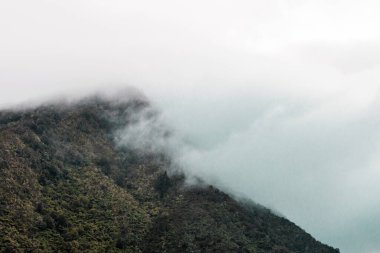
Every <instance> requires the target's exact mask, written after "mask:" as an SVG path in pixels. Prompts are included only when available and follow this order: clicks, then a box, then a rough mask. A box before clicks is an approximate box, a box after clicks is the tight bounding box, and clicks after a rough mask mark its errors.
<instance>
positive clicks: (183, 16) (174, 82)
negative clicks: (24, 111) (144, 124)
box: [0, 0, 380, 253]
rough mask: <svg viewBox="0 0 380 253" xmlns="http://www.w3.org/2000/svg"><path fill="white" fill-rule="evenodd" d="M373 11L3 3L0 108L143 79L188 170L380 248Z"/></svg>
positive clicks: (366, 7) (244, 4) (363, 246)
mask: <svg viewBox="0 0 380 253" xmlns="http://www.w3.org/2000/svg"><path fill="white" fill-rule="evenodd" d="M379 8H380V4H379V3H378V1H360V2H359V1H353V0H346V1H340V0H329V1H327V0H326V1H311V0H308V1H305V0H302V1H301V0H293V1H291V0H287V1H280V0H278V1H274V0H269V1H223V0H222V1H186V2H185V1H174V0H173V1H138V2H137V1H121V0H120V1H119V0H108V1H101V0H91V1H89V0H87V1H85V0H75V1H74V0H66V1H55V0H45V1H43V0H36V1H26V0H12V1H1V2H0V32H1V33H0V87H1V92H0V105H1V106H2V107H9V106H12V105H16V104H19V103H31V101H34V102H35V101H43V100H46V99H48V98H50V97H52V96H57V95H64V94H66V95H67V96H76V97H78V96H82V95H84V94H88V93H91V92H93V91H94V90H101V91H104V92H112V91H114V90H116V89H119V88H120V87H127V86H134V87H137V88H138V89H140V90H142V92H144V93H145V94H146V95H147V96H148V97H149V98H150V99H151V100H152V101H153V103H154V104H155V106H156V107H157V108H159V110H160V111H161V113H162V118H163V120H164V121H165V122H166V123H167V124H168V125H169V126H171V127H172V128H173V129H174V130H175V131H176V136H177V137H176V138H178V140H176V141H173V142H172V143H171V145H174V146H176V145H177V146H180V145H184V147H183V148H182V150H181V152H179V153H177V154H176V155H177V157H176V159H177V160H178V162H179V163H181V165H182V166H183V167H184V168H185V169H186V170H187V173H189V174H195V175H199V176H202V177H203V178H205V179H206V180H207V181H209V182H212V183H215V184H217V185H219V186H220V187H222V188H223V189H226V190H228V191H230V192H231V193H233V194H236V195H243V196H246V197H249V198H251V199H253V200H254V201H256V202H258V203H261V204H264V205H266V206H268V207H270V208H273V209H275V210H277V211H278V212H280V213H281V214H283V215H285V216H286V217H287V218H289V219H290V220H291V221H293V222H295V223H296V224H297V225H299V226H301V227H302V228H304V229H305V230H306V231H307V232H309V233H311V234H312V235H313V236H315V237H316V238H317V239H319V240H321V241H323V242H326V243H329V244H331V245H333V246H334V247H339V248H340V249H341V251H342V252H343V253H345V252H347V253H350V252H351V253H356V252H363V253H375V252H380V241H379V238H380V229H379V227H380V218H379V217H380V215H379V214H380V200H379V197H378V195H379V193H380V184H379V183H378V182H379V180H380V160H379V157H380V156H379V155H380V154H379V153H380V146H379V144H380V130H379V129H380V127H379V123H380V115H379V111H378V108H379V101H380V100H379V86H380V76H379V73H380V71H379V70H380V68H379V64H380V43H379V42H380V32H379V29H378V25H379V24H380V16H379V15H378V10H379ZM185 151H186V152H185Z"/></svg>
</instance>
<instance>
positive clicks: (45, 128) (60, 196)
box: [0, 97, 339, 253]
mask: <svg viewBox="0 0 380 253" xmlns="http://www.w3.org/2000/svg"><path fill="white" fill-rule="evenodd" d="M147 107H150V104H149V102H148V101H147V100H145V99H142V98H136V99H128V100H118V101H117V102H114V101H112V100H109V99H104V98H101V97H91V98H87V99H84V100H80V101H77V102H75V103H70V104H65V105H60V104H48V105H43V106H39V107H36V108H33V109H27V110H22V111H20V110H19V111H17V110H16V111H10V110H8V111H2V112H1V113H0V174H1V178H2V180H1V182H0V196H2V200H1V201H0V252H144V253H145V252H146V253H148V252H152V253H153V252H257V253H263V252H276V253H280V252H283V253H286V252H310V253H311V252H315V253H325V252H326V253H329V252H339V250H337V249H333V248H331V247H329V246H326V245H324V244H321V243H320V242H318V241H316V240H315V239H314V238H312V237H311V235H309V234H307V233H306V232H305V231H303V230H302V229H300V228H299V227H298V226H296V225H295V224H294V223H292V222H290V221H288V220H287V219H285V218H283V217H279V216H277V215H275V214H273V212H271V211H270V210H269V209H266V208H264V207H260V206H258V205H255V204H253V203H248V202H242V201H238V200H235V199H234V198H231V197H230V196H229V195H228V194H226V193H223V192H222V191H220V190H219V189H217V188H215V187H213V186H211V185H202V186H195V185H194V186H186V185H185V183H184V182H185V176H184V175H183V174H182V173H180V172H178V173H173V172H171V171H169V168H170V162H171V161H170V158H169V157H167V156H166V155H165V154H164V153H152V152H144V151H141V150H135V149H133V147H126V146H119V145H117V143H116V142H115V132H116V131H117V130H118V129H120V128H121V127H123V126H125V125H128V124H130V122H131V120H133V117H132V115H134V114H136V113H139V111H141V110H143V109H144V108H147Z"/></svg>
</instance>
